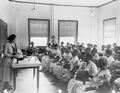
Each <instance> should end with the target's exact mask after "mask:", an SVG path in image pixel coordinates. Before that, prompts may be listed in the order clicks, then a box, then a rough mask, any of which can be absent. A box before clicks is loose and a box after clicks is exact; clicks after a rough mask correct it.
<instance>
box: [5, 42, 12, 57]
mask: <svg viewBox="0 0 120 93" xmlns="http://www.w3.org/2000/svg"><path fill="white" fill-rule="evenodd" d="M8 47H9V46H8V45H7V44H4V45H3V54H4V56H6V57H10V58H12V57H14V55H12V54H10V53H8Z"/></svg>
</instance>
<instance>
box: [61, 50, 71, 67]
mask: <svg viewBox="0 0 120 93" xmlns="http://www.w3.org/2000/svg"><path fill="white" fill-rule="evenodd" d="M71 59H72V54H71V53H70V51H69V49H65V57H64V59H63V60H62V64H63V65H64V64H68V63H69V61H70V60H71Z"/></svg>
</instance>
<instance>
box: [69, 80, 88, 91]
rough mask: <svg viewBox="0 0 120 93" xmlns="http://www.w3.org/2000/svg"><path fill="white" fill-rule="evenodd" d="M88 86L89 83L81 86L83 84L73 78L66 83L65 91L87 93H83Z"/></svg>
mask: <svg viewBox="0 0 120 93" xmlns="http://www.w3.org/2000/svg"><path fill="white" fill-rule="evenodd" d="M89 86H90V85H89V83H86V84H85V85H83V82H81V81H78V80H76V79H74V78H73V79H71V80H70V81H69V83H68V86H67V91H68V93H87V92H85V88H86V87H89Z"/></svg>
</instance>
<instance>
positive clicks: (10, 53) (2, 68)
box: [0, 34, 18, 90]
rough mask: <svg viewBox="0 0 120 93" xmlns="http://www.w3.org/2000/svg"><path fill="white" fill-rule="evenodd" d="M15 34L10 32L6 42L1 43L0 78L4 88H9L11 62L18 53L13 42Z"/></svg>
mask: <svg viewBox="0 0 120 93" xmlns="http://www.w3.org/2000/svg"><path fill="white" fill-rule="evenodd" d="M15 41H16V35H15V34H12V35H10V36H9V37H8V38H7V42H6V43H5V44H4V45H3V55H4V56H3V58H2V60H1V64H0V80H1V81H2V82H3V84H4V89H8V90H11V89H12V86H10V82H11V80H12V62H13V59H14V58H15V56H16V55H17V54H18V48H17V45H16V43H15Z"/></svg>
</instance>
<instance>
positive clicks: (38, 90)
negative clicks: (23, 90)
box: [37, 67, 39, 93]
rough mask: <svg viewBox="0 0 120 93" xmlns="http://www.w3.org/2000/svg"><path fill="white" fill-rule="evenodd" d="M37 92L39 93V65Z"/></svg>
mask: <svg viewBox="0 0 120 93" xmlns="http://www.w3.org/2000/svg"><path fill="white" fill-rule="evenodd" d="M37 93H39V67H37Z"/></svg>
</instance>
